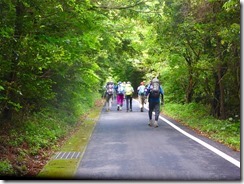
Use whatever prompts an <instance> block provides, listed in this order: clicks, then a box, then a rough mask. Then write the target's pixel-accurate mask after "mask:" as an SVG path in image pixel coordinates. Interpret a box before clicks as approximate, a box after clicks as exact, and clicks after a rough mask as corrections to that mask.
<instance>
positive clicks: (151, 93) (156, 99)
mask: <svg viewBox="0 0 244 184" xmlns="http://www.w3.org/2000/svg"><path fill="white" fill-rule="evenodd" d="M105 89H106V91H105V96H106V110H107V111H110V110H111V107H112V102H113V100H114V99H115V98H116V101H117V111H122V107H123V104H124V100H125V101H126V111H127V112H129V111H130V112H131V111H132V96H133V94H134V88H133V87H132V85H131V82H129V81H128V82H121V81H119V82H118V84H117V85H115V84H114V83H113V82H112V81H110V82H108V83H107V84H106V86H105ZM137 95H138V101H139V104H140V111H141V112H143V111H144V104H146V102H147V101H148V103H149V105H148V107H149V111H148V116H149V123H148V125H149V126H154V127H158V118H159V114H160V103H161V104H162V105H163V103H164V91H163V88H162V86H161V85H160V82H159V80H158V78H157V77H155V78H153V79H152V80H151V81H150V83H149V84H147V85H145V83H144V82H141V83H140V85H139V86H138V87H137ZM153 111H154V112H155V118H154V121H153V118H152V113H153Z"/></svg>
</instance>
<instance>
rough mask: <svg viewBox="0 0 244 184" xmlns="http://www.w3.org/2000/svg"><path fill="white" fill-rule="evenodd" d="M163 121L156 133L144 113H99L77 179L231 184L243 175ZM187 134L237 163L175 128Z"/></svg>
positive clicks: (229, 152)
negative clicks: (224, 182)
mask: <svg viewBox="0 0 244 184" xmlns="http://www.w3.org/2000/svg"><path fill="white" fill-rule="evenodd" d="M163 120H165V121H169V120H168V119H164V118H163V117H161V119H160V120H159V127H158V128H153V127H149V126H148V125H147V123H148V112H147V111H145V112H140V109H139V106H138V103H137V101H135V100H134V101H133V111H132V112H126V111H125V110H123V111H117V110H116V104H115V102H113V106H112V110H111V111H110V112H106V111H105V108H104V109H103V110H102V113H101V115H100V118H99V121H98V122H97V124H96V127H95V129H94V132H93V134H92V136H91V139H90V142H89V144H88V146H87V148H86V151H85V153H84V155H83V158H82V160H81V162H80V164H79V166H78V168H77V172H76V174H75V179H86V180H174V181H178V180H187V181H189V180H194V181H207V180H212V181H228V180H230V181H233V180H240V179H241V175H240V172H241V169H240V167H238V166H236V165H235V164H233V163H232V162H230V161H229V160H228V159H225V158H223V157H222V156H220V155H219V154H217V153H216V152H214V151H213V150H211V149H208V148H207V147H205V146H203V145H202V144H199V142H197V141H195V140H193V139H192V138H191V137H189V136H186V135H185V134H183V133H181V132H180V131H178V130H176V129H175V128H174V127H172V126H170V125H169V124H168V123H166V122H165V121H163ZM171 123H172V124H173V125H175V126H177V127H179V128H180V129H181V130H183V131H184V132H187V134H189V135H192V136H193V137H195V138H197V139H199V140H201V141H202V142H204V143H206V144H207V145H210V146H211V147H213V148H214V149H216V150H219V151H220V152H221V153H224V154H226V155H228V156H229V157H230V158H233V160H235V161H236V162H237V163H238V162H239V161H240V153H239V152H234V151H232V150H230V149H229V148H227V147H225V146H223V145H221V144H218V143H216V142H213V141H211V140H209V139H207V138H205V137H201V136H199V135H197V134H196V133H194V132H193V131H191V130H189V129H187V128H185V127H183V126H181V125H179V124H177V123H175V122H173V121H172V120H171Z"/></svg>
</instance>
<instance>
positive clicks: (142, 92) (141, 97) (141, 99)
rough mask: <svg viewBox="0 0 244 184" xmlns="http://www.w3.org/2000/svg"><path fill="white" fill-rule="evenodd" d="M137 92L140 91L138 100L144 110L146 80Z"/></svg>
mask: <svg viewBox="0 0 244 184" xmlns="http://www.w3.org/2000/svg"><path fill="white" fill-rule="evenodd" d="M137 93H138V101H139V105H140V109H141V112H143V110H144V103H145V99H146V87H145V85H144V82H141V83H140V86H138V88H137Z"/></svg>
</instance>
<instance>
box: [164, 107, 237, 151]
mask: <svg viewBox="0 0 244 184" xmlns="http://www.w3.org/2000/svg"><path fill="white" fill-rule="evenodd" d="M163 114H165V115H167V116H170V117H172V118H174V119H176V120H178V121H179V122H180V123H182V124H184V125H186V126H188V127H190V128H192V129H194V130H196V131H197V132H199V133H201V134H203V135H205V136H207V137H209V138H211V139H213V140H215V141H218V142H220V143H223V144H225V145H227V146H229V147H231V148H232V149H233V150H236V151H240V120H238V119H236V118H229V119H228V120H219V119H216V118H214V117H212V116H209V115H208V109H207V108H206V107H205V106H203V105H199V104H195V103H191V104H184V105H182V104H166V105H165V106H164V107H163Z"/></svg>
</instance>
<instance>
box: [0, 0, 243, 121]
mask: <svg viewBox="0 0 244 184" xmlns="http://www.w3.org/2000/svg"><path fill="white" fill-rule="evenodd" d="M0 7H1V8H0V16H1V19H0V53H1V55H0V118H1V119H2V120H15V119H19V118H20V117H25V116H29V115H31V114H32V113H34V112H38V111H41V109H44V108H47V107H50V106H51V107H53V108H54V107H55V108H58V109H69V110H70V111H71V112H72V113H74V114H76V115H77V116H78V115H79V114H80V113H81V112H82V111H83V109H84V108H86V107H87V106H90V105H91V104H92V103H93V102H94V100H95V98H96V97H97V94H99V92H100V93H101V92H102V87H103V85H104V84H105V82H106V80H107V79H108V78H109V77H111V78H112V79H113V80H114V81H115V82H117V81H119V80H121V81H131V82H132V84H133V86H134V88H136V87H137V85H139V83H140V81H142V80H145V81H146V82H149V80H150V79H151V78H152V76H155V75H157V76H159V78H160V80H161V82H162V85H163V87H164V90H165V102H166V104H167V103H180V104H186V103H191V102H196V103H199V104H204V105H206V106H208V107H209V114H211V115H213V116H214V117H216V118H219V119H226V118H229V117H238V118H239V116H240V2H239V1H237V0H228V1H227V0H226V1H224V0H139V1H138V0H130V1H129V0H116V1H111V0H85V1H84V0H65V1H64V0H45V1H37V0H1V2H0ZM94 94H96V95H94Z"/></svg>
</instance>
